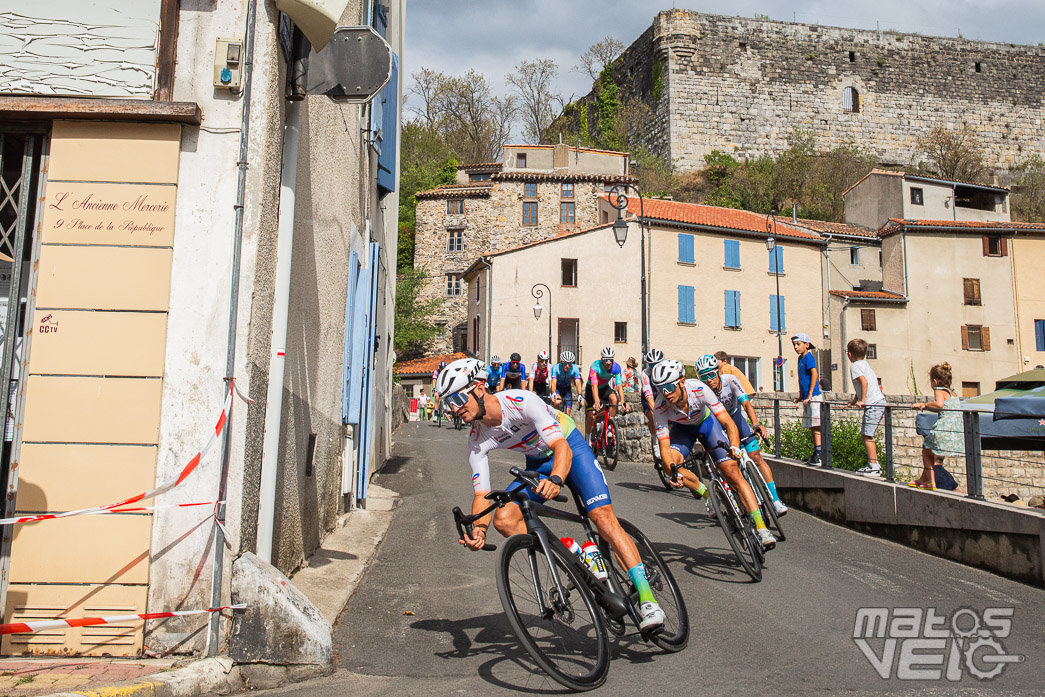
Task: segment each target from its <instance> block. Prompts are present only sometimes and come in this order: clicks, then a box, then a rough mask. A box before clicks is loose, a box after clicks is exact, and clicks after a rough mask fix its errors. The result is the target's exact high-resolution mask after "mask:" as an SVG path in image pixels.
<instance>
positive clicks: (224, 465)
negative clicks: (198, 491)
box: [206, 0, 257, 656]
mask: <svg viewBox="0 0 1045 697" xmlns="http://www.w3.org/2000/svg"><path fill="white" fill-rule="evenodd" d="M256 14H257V0H248V2H247V27H246V32H245V36H246V41H245V43H246V48H245V50H244V55H243V114H242V116H241V118H240V135H239V154H238V157H237V160H236V168H237V172H236V203H235V205H234V206H233V208H234V210H235V219H236V222H235V230H234V233H233V237H232V268H231V270H230V271H231V272H230V274H229V275H230V279H231V288H230V290H229V331H228V343H227V346H228V347H227V350H226V354H225V377H227V378H231V377H232V376H233V374H234V373H235V370H236V324H237V323H238V320H239V275H240V258H241V256H242V252H243V207H244V204H245V201H246V198H247V146H248V144H249V142H250V96H251V87H252V85H253V79H252V78H253V75H254V20H255V16H256ZM232 419H233V414H232V413H231V412H230V413H229V418H228V421H227V422H226V423H225V430H224V431H223V432H222V437H221V438H222V448H221V476H220V479H219V480H218V481H219V483H218V499H217V500H218V501H219V502H221V501H224V500H225V496H226V494H227V493H228V484H229V460H230V459H231V456H232ZM215 519H216V520H217V521H218V522H220V523H221V524H222V525H224V523H225V504H224V503H220V504H219V505H218V510H217V511H216V512H215ZM222 525H216V526H215V529H214V559H213V562H212V563H213V567H212V570H211V586H210V605H211V607H221V576H222V567H223V566H224V563H225V559H224V556H225V534H224V532H223V527H222ZM220 620H221V616H220V613H217V612H213V613H211V616H210V622H209V626H208V630H207V647H206V654H207V655H208V656H213V655H214V654H216V653H217V652H218V646H219V645H220V643H221V642H220V641H219V637H218V630H219V628H220Z"/></svg>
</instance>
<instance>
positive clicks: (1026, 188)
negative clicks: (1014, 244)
mask: <svg viewBox="0 0 1045 697" xmlns="http://www.w3.org/2000/svg"><path fill="white" fill-rule="evenodd" d="M1010 185H1011V186H1012V194H1011V196H1010V199H1011V204H1012V217H1013V220H1019V221H1022V222H1027V223H1045V160H1043V159H1042V158H1041V156H1040V155H1035V156H1034V157H1031V158H1030V159H1027V160H1024V161H1023V162H1021V163H1020V164H1018V165H1016V166H1015V167H1014V168H1013V171H1012V174H1011V182H1010Z"/></svg>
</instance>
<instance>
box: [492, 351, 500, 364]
mask: <svg viewBox="0 0 1045 697" xmlns="http://www.w3.org/2000/svg"><path fill="white" fill-rule="evenodd" d="M490 363H491V364H493V365H500V364H501V357H500V356H498V355H497V354H494V355H492V356H490Z"/></svg>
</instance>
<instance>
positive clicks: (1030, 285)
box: [1009, 235, 1045, 369]
mask: <svg viewBox="0 0 1045 697" xmlns="http://www.w3.org/2000/svg"><path fill="white" fill-rule="evenodd" d="M1009 253H1010V254H1011V255H1012V257H1011V259H1012V263H1013V268H1014V271H1015V277H1016V284H1015V293H1016V304H1017V308H1016V309H1017V311H1018V313H1019V339H1018V343H1019V354H1020V355H1019V361H1020V365H1021V366H1023V369H1028V368H1033V367H1034V366H1036V365H1043V364H1045V351H1039V350H1037V347H1036V344H1035V334H1034V320H1045V273H1042V266H1043V263H1045V238H1043V237H1040V236H1035V237H1031V236H1026V235H1017V236H1016V238H1015V239H1012V238H1010V239H1009Z"/></svg>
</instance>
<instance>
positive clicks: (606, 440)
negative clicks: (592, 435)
mask: <svg viewBox="0 0 1045 697" xmlns="http://www.w3.org/2000/svg"><path fill="white" fill-rule="evenodd" d="M619 433H620V432H619V431H618V430H617V422H616V421H614V420H613V419H610V420H609V421H607V422H606V433H604V434H603V436H602V468H603V469H607V470H609V471H610V472H612V471H613V470H615V469H617V458H618V457H619V454H620V453H619V452H618V448H617V436H618V434H619Z"/></svg>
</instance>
